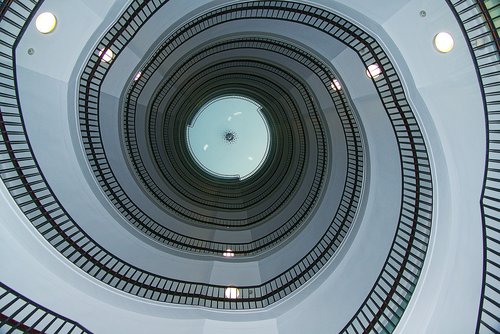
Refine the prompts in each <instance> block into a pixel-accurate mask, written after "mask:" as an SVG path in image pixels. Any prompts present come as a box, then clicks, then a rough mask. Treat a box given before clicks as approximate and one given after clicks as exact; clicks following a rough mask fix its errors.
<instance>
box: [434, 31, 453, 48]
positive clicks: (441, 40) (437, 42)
mask: <svg viewBox="0 0 500 334" xmlns="http://www.w3.org/2000/svg"><path fill="white" fill-rule="evenodd" d="M454 46H455V42H454V41H453V37H452V36H451V34H450V33H447V32H444V31H443V32H440V33H438V34H437V35H436V36H434V47H435V48H436V50H438V51H439V52H441V53H447V52H450V51H451V50H453V47H454Z"/></svg>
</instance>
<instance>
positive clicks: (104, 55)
mask: <svg viewBox="0 0 500 334" xmlns="http://www.w3.org/2000/svg"><path fill="white" fill-rule="evenodd" d="M99 58H101V60H102V61H103V62H105V63H109V62H111V61H112V60H113V58H115V54H114V53H113V51H111V50H110V49H102V50H101V51H99Z"/></svg>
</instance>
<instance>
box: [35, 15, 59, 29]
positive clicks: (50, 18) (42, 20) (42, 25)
mask: <svg viewBox="0 0 500 334" xmlns="http://www.w3.org/2000/svg"><path fill="white" fill-rule="evenodd" d="M56 23H57V20H56V17H55V16H54V14H52V13H49V12H45V13H42V14H40V15H38V17H37V18H36V21H35V25H36V29H37V30H38V31H39V32H41V33H42V34H48V33H49V32H51V31H52V30H54V29H55V27H56Z"/></svg>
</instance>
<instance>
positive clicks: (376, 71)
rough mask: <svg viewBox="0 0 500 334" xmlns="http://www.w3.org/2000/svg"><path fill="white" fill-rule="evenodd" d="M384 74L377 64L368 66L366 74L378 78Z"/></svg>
mask: <svg viewBox="0 0 500 334" xmlns="http://www.w3.org/2000/svg"><path fill="white" fill-rule="evenodd" d="M381 74H382V70H381V69H380V67H379V66H378V65H377V64H371V65H369V66H368V69H367V70H366V75H367V76H368V78H373V79H376V78H378V77H379V76H380V75H381Z"/></svg>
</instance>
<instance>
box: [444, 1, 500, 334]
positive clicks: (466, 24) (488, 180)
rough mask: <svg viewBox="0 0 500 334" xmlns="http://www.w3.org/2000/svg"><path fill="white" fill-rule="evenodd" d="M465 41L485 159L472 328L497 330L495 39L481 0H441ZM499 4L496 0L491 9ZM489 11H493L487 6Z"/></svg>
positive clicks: (499, 94)
mask: <svg viewBox="0 0 500 334" xmlns="http://www.w3.org/2000/svg"><path fill="white" fill-rule="evenodd" d="M446 2H447V3H448V5H449V7H450V9H451V10H452V12H453V13H454V14H455V16H456V18H457V21H458V23H459V25H460V27H461V29H462V32H463V34H464V36H465V39H466V41H467V46H468V48H469V51H470V54H471V57H472V60H473V62H474V65H475V68H476V74H477V77H478V81H479V83H480V89H481V95H482V100H483V106H484V115H485V119H486V124H485V126H486V131H487V137H486V138H485V140H486V146H487V152H486V163H485V171H484V179H483V189H482V194H481V216H482V223H483V284H482V291H481V302H480V305H479V310H478V319H477V326H476V333H490V332H491V333H500V303H499V301H500V288H499V287H500V275H498V272H499V269H500V218H499V212H500V185H499V180H500V160H499V159H498V153H499V152H500V132H499V131H498V129H499V126H498V125H499V124H500V39H499V36H498V30H497V29H496V27H495V24H494V20H497V19H499V16H496V17H491V15H490V9H491V8H488V7H487V6H486V4H485V1H483V0H446ZM495 8H496V9H497V10H498V9H499V8H500V4H499V3H497V4H496V5H495V6H493V9H495ZM491 12H492V11H491Z"/></svg>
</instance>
